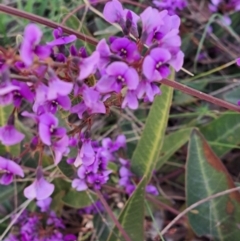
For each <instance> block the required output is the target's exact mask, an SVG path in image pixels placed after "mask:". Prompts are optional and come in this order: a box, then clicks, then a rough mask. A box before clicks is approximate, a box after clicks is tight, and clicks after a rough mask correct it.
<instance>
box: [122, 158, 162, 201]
mask: <svg viewBox="0 0 240 241" xmlns="http://www.w3.org/2000/svg"><path fill="white" fill-rule="evenodd" d="M119 162H120V164H121V168H120V169H119V177H120V178H119V182H118V184H119V185H120V186H122V187H124V189H125V191H126V193H127V194H129V195H131V194H132V192H133V191H134V190H135V185H134V184H133V183H132V180H131V179H132V178H133V177H134V174H133V173H132V172H131V170H130V162H129V161H127V160H125V159H123V158H119ZM145 191H146V192H147V193H149V194H151V195H154V196H158V195H159V193H158V190H157V188H156V187H155V186H154V185H151V184H149V185H147V186H146V189H145Z"/></svg>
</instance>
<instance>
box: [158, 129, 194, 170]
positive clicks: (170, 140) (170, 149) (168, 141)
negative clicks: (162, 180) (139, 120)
mask: <svg viewBox="0 0 240 241" xmlns="http://www.w3.org/2000/svg"><path fill="white" fill-rule="evenodd" d="M191 131H192V128H187V129H183V130H181V129H180V130H178V131H175V132H173V133H171V134H169V135H167V136H166V137H165V138H164V142H163V146H162V150H161V153H160V158H159V159H158V161H157V164H156V167H155V169H156V170H158V169H160V167H161V166H162V165H163V164H164V163H166V161H168V159H169V158H170V157H171V156H172V155H173V154H174V153H175V152H176V151H177V150H178V149H179V148H181V147H182V146H183V145H184V144H186V142H187V141H188V140H189V136H190V133H191Z"/></svg>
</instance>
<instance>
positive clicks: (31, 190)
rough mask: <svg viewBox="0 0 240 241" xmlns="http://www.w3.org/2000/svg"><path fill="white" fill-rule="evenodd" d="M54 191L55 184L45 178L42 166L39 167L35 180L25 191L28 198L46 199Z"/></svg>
mask: <svg viewBox="0 0 240 241" xmlns="http://www.w3.org/2000/svg"><path fill="white" fill-rule="evenodd" d="M53 191H54V185H53V184H51V183H49V182H47V181H46V180H45V178H44V176H43V173H42V170H41V168H38V169H37V175H36V179H35V181H34V182H33V183H32V184H31V185H30V186H28V187H26V188H25V189H24V191H23V193H24V196H25V197H26V198H28V199H34V198H36V199H37V200H44V199H46V198H48V197H50V196H51V195H52V193H53Z"/></svg>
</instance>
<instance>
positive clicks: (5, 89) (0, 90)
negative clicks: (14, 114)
mask: <svg viewBox="0 0 240 241" xmlns="http://www.w3.org/2000/svg"><path fill="white" fill-rule="evenodd" d="M19 89H20V87H18V86H15V85H12V84H11V83H10V82H8V81H7V82H3V83H1V84H0V106H5V105H9V104H12V102H13V97H14V92H15V91H18V90H19Z"/></svg>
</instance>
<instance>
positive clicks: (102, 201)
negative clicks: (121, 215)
mask: <svg viewBox="0 0 240 241" xmlns="http://www.w3.org/2000/svg"><path fill="white" fill-rule="evenodd" d="M96 194H97V195H98V197H99V199H100V201H101V203H102V204H103V206H104V208H105V209H106V211H107V213H108V215H109V216H110V218H111V219H112V220H113V222H114V223H115V225H116V227H117V228H118V229H119V231H120V233H121V234H122V236H123V237H124V238H125V240H126V241H131V238H130V237H129V235H128V234H127V233H126V231H125V230H124V229H123V227H122V225H121V224H120V223H119V222H118V220H117V219H116V217H115V215H114V213H113V212H112V210H111V208H110V207H109V206H108V204H107V202H106V200H105V198H104V197H103V195H102V194H101V192H100V191H99V190H96Z"/></svg>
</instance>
